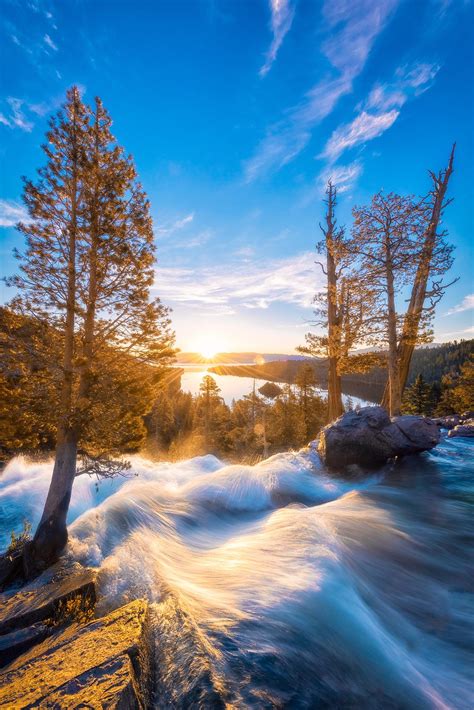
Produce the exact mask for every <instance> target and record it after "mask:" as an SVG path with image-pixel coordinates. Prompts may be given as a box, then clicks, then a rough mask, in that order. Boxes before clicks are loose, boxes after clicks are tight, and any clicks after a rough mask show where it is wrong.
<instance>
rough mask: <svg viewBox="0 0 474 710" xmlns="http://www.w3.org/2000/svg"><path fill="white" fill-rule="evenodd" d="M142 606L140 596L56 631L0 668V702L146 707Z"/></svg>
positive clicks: (147, 644) (19, 705)
mask: <svg viewBox="0 0 474 710" xmlns="http://www.w3.org/2000/svg"><path fill="white" fill-rule="evenodd" d="M147 609H148V607H147V603H146V602H145V601H143V600H136V601H133V602H131V603H130V604H127V605H126V606H124V607H121V608H120V609H117V610H115V611H113V612H112V613H110V614H109V615H108V616H105V617H104V618H101V619H95V620H94V621H91V622H89V623H88V624H86V625H84V626H78V625H71V626H68V627H67V628H66V629H64V630H61V631H58V632H56V633H55V634H54V636H51V637H49V638H47V639H46V640H45V641H43V642H42V643H40V644H39V645H37V646H35V647H34V648H33V649H31V650H30V651H29V652H28V653H26V654H24V655H23V656H21V657H20V658H18V659H17V660H16V661H14V662H13V663H11V664H10V665H9V666H8V667H7V668H6V669H4V671H3V672H1V673H0V707H5V708H23V707H41V708H77V707H84V708H85V707H88V708H117V710H118V708H123V709H125V708H127V709H128V708H130V709H132V708H140V709H141V708H145V707H147V706H148V705H149V687H150V678H151V673H150V664H151V656H150V641H149V624H148V620H147Z"/></svg>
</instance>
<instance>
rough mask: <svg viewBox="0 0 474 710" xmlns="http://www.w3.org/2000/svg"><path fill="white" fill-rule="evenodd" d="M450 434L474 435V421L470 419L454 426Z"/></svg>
mask: <svg viewBox="0 0 474 710" xmlns="http://www.w3.org/2000/svg"><path fill="white" fill-rule="evenodd" d="M448 436H449V437H450V438H452V437H456V436H466V437H471V436H474V421H472V420H468V421H467V422H466V423H465V424H458V425H457V426H455V427H454V429H451V431H448Z"/></svg>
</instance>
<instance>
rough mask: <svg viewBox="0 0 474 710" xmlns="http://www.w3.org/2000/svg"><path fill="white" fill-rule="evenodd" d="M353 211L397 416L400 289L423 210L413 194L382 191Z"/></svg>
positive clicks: (356, 246)
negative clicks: (381, 331) (379, 312)
mask: <svg viewBox="0 0 474 710" xmlns="http://www.w3.org/2000/svg"><path fill="white" fill-rule="evenodd" d="M353 215H354V226H353V234H352V236H353V238H352V243H351V250H352V252H353V253H354V254H355V255H357V256H359V257H361V258H362V259H363V263H364V267H365V273H366V274H367V275H368V284H369V283H370V284H372V287H373V288H375V289H376V292H377V296H378V299H379V301H380V304H381V306H382V309H383V329H384V331H385V334H384V336H383V337H384V340H385V342H386V344H387V345H388V379H389V400H388V403H389V406H388V408H389V411H390V414H391V415H392V416H393V415H397V414H399V413H400V409H401V388H400V372H399V360H398V352H397V344H398V327H399V322H400V317H399V314H398V312H397V293H398V291H399V290H400V289H401V288H402V287H403V286H404V285H406V284H407V283H409V281H410V279H411V277H412V274H413V273H414V270H415V268H416V260H415V256H416V253H417V249H418V246H417V235H418V233H419V229H420V220H421V218H422V211H421V209H420V205H419V204H418V203H417V202H415V201H414V200H413V199H412V198H411V197H401V196H399V195H395V194H393V193H390V194H388V195H384V194H383V193H381V192H379V193H378V194H376V195H374V197H373V198H372V201H371V204H370V205H369V206H365V207H355V208H354V210H353Z"/></svg>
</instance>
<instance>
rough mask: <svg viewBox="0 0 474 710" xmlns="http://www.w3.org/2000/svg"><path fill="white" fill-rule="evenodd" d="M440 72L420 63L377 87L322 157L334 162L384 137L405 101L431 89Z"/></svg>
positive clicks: (335, 134) (399, 69)
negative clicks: (367, 143)
mask: <svg viewBox="0 0 474 710" xmlns="http://www.w3.org/2000/svg"><path fill="white" fill-rule="evenodd" d="M438 71H439V65H438V64H427V63H421V62H420V63H417V64H414V65H412V66H410V67H408V66H404V67H399V68H398V69H397V71H396V72H395V76H394V79H393V81H391V82H389V83H385V84H381V83H377V84H375V86H374V87H373V88H372V90H371V91H370V93H369V96H368V97H367V99H366V101H365V102H363V103H361V104H360V105H359V106H358V110H359V114H358V115H357V116H356V118H355V119H354V120H353V121H351V122H350V123H346V124H343V125H341V126H339V127H338V128H336V130H335V131H333V133H332V135H331V137H330V138H329V140H328V142H327V143H326V147H325V149H324V151H323V153H322V157H325V158H328V159H329V160H330V161H335V160H337V158H338V157H339V156H340V155H341V154H342V153H343V152H344V151H345V150H347V149H348V148H353V147H355V146H357V145H360V144H362V143H366V142H367V141H370V140H373V139H374V138H378V137H379V136H381V135H382V133H385V131H386V130H388V129H389V128H390V127H391V126H393V124H394V123H395V121H396V120H397V118H398V116H399V115H400V110H401V108H402V106H403V105H404V104H405V103H406V101H408V100H409V99H410V98H413V97H416V96H419V95H420V94H422V93H423V92H424V91H426V90H427V89H429V88H430V86H431V85H432V84H433V81H434V79H435V77H436V75H437V73H438Z"/></svg>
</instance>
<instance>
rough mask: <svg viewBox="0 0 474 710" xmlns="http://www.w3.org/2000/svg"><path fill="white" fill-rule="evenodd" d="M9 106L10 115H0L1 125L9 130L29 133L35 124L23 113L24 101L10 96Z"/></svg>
mask: <svg viewBox="0 0 474 710" xmlns="http://www.w3.org/2000/svg"><path fill="white" fill-rule="evenodd" d="M7 104H8V105H9V107H10V112H9V114H8V115H5V114H4V113H0V123H2V124H3V125H4V126H8V127H9V128H21V130H22V131H26V132H27V133H29V132H30V131H31V130H32V129H33V126H34V124H33V123H32V122H31V121H30V120H28V119H27V118H26V116H25V113H24V111H23V105H24V104H25V102H24V101H23V100H22V99H16V98H14V97H13V96H9V97H8V99H7Z"/></svg>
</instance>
